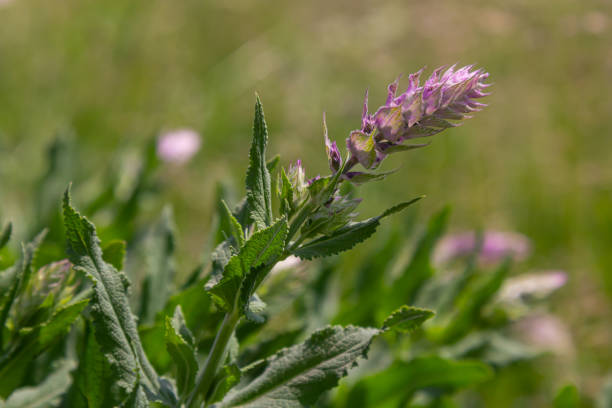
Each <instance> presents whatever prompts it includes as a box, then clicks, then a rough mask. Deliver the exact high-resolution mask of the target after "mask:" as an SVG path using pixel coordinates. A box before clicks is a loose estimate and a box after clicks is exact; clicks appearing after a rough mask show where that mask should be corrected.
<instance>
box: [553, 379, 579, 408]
mask: <svg viewBox="0 0 612 408" xmlns="http://www.w3.org/2000/svg"><path fill="white" fill-rule="evenodd" d="M579 406H580V394H579V393H578V389H577V388H576V386H575V385H571V384H570V385H566V386H565V387H563V388H561V389H560V390H559V392H558V393H557V395H556V397H555V401H554V408H578V407H579Z"/></svg>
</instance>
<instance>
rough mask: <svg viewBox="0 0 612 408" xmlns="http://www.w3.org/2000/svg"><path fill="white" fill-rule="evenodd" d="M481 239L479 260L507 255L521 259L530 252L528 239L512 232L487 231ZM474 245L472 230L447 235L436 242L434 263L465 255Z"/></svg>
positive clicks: (497, 258)
mask: <svg viewBox="0 0 612 408" xmlns="http://www.w3.org/2000/svg"><path fill="white" fill-rule="evenodd" d="M482 240H483V241H482V248H481V250H480V256H479V260H480V261H481V262H484V263H494V262H498V261H501V260H503V259H504V258H506V257H508V256H509V257H511V258H513V259H514V260H522V259H525V258H526V257H527V256H528V255H529V252H530V243H529V239H528V238H527V237H525V236H524V235H521V234H517V233H514V232H500V231H487V232H485V233H484V234H483V237H482ZM476 245H477V242H476V234H475V233H474V232H462V233H459V234H454V235H448V236H446V237H444V238H443V239H442V240H441V241H440V243H439V244H438V247H437V248H436V252H435V254H434V259H435V261H436V263H444V262H448V261H451V260H453V259H456V258H459V257H463V256H467V255H470V254H471V253H473V252H474V251H475V250H476Z"/></svg>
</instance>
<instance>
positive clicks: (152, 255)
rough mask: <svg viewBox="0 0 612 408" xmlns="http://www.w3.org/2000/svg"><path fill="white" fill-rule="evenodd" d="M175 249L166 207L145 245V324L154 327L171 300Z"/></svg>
mask: <svg viewBox="0 0 612 408" xmlns="http://www.w3.org/2000/svg"><path fill="white" fill-rule="evenodd" d="M174 247H175V244H174V221H173V216H172V209H171V208H170V207H166V208H164V210H163V212H162V215H161V217H160V219H159V221H158V222H157V223H156V224H155V225H154V226H153V229H152V230H151V232H150V234H149V236H148V237H147V241H146V243H145V248H146V265H147V273H146V276H145V280H144V282H143V289H142V292H143V293H142V299H141V307H140V321H141V322H142V323H152V322H153V321H154V320H155V315H156V314H157V312H159V311H160V310H162V309H163V308H164V306H165V305H166V301H167V300H168V298H169V297H170V293H171V290H172V287H173V283H174V273H175V266H174Z"/></svg>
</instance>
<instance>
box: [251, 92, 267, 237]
mask: <svg viewBox="0 0 612 408" xmlns="http://www.w3.org/2000/svg"><path fill="white" fill-rule="evenodd" d="M267 143H268V128H267V126H266V121H265V119H264V113H263V108H262V106H261V101H260V100H259V96H257V101H256V102H255V120H254V122H253V141H252V143H251V151H250V154H249V168H248V169H247V176H246V189H247V203H248V206H249V214H250V217H251V219H252V220H253V221H254V222H255V224H256V225H257V228H260V229H262V228H265V227H267V226H269V225H270V224H272V190H271V186H270V172H269V171H268V168H267V166H266V144H267Z"/></svg>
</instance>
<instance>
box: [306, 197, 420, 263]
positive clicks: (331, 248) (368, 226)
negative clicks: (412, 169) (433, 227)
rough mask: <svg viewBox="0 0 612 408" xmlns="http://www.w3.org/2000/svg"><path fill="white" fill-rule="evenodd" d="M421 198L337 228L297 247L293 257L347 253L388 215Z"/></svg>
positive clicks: (372, 231) (373, 230) (374, 230)
mask: <svg viewBox="0 0 612 408" xmlns="http://www.w3.org/2000/svg"><path fill="white" fill-rule="evenodd" d="M421 198H422V197H418V198H415V199H413V200H410V201H407V202H405V203H401V204H398V205H396V206H393V207H391V208H389V209H388V210H386V211H385V212H383V213H382V214H381V215H379V216H378V217H372V218H369V219H367V220H364V221H359V222H354V223H350V224H348V225H346V226H344V227H341V228H338V229H337V230H336V231H334V232H333V233H332V234H330V235H326V236H323V237H321V238H317V239H315V240H313V241H310V242H308V243H306V244H305V245H302V246H301V247H299V248H298V249H297V250H296V251H295V252H294V255H296V256H298V257H300V258H302V259H313V258H319V257H324V256H330V255H335V254H338V253H340V252H344V251H348V250H349V249H351V248H353V247H354V246H355V245H357V244H359V243H360V242H363V241H365V240H366V239H368V238H369V237H370V236H372V234H374V232H376V229H377V228H378V226H379V225H380V220H381V219H382V218H384V217H388V216H389V215H392V214H395V213H397V212H399V211H401V210H403V209H405V208H406V207H408V206H410V205H411V204H414V203H415V202H417V201H419V200H420V199H421Z"/></svg>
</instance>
